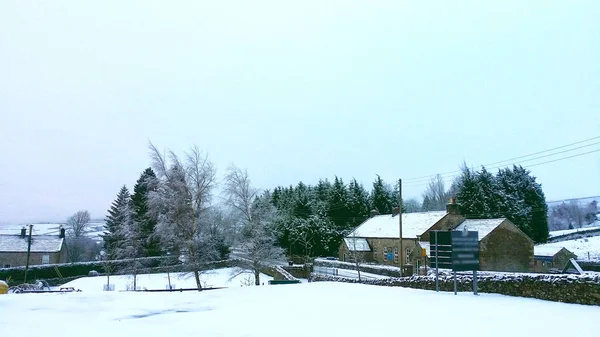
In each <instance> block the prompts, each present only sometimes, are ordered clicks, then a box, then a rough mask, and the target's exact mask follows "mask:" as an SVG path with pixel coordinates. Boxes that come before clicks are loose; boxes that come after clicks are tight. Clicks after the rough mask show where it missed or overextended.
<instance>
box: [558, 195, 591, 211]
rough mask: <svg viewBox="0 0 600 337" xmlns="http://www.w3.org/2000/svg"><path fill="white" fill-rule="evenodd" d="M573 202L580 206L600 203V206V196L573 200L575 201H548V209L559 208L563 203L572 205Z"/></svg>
mask: <svg viewBox="0 0 600 337" xmlns="http://www.w3.org/2000/svg"><path fill="white" fill-rule="evenodd" d="M572 200H575V201H577V203H578V204H580V205H582V206H584V205H589V204H590V203H592V202H594V201H596V202H597V203H598V205H599V206H600V195H598V196H594V197H586V198H573V199H563V200H552V201H548V202H547V204H548V208H550V207H552V206H557V205H560V204H562V203H570V202H571V201H572Z"/></svg>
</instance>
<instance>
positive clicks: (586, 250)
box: [539, 236, 600, 260]
mask: <svg viewBox="0 0 600 337" xmlns="http://www.w3.org/2000/svg"><path fill="white" fill-rule="evenodd" d="M539 246H540V247H565V248H567V249H568V250H570V251H571V252H573V254H575V255H577V259H578V260H588V259H590V260H600V236H593V237H589V238H583V239H577V240H567V241H560V242H555V243H547V244H543V245H539Z"/></svg>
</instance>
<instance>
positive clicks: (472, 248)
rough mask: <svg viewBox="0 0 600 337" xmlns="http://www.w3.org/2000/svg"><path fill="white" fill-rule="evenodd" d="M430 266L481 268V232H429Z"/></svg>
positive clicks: (461, 269)
mask: <svg viewBox="0 0 600 337" xmlns="http://www.w3.org/2000/svg"><path fill="white" fill-rule="evenodd" d="M429 250H430V253H429V266H430V267H431V268H436V255H437V267H438V268H443V269H452V270H454V271H468V270H479V233H478V232H472V231H468V232H465V231H432V232H430V233H429Z"/></svg>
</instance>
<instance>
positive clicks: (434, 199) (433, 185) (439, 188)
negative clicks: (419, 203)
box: [423, 174, 455, 211]
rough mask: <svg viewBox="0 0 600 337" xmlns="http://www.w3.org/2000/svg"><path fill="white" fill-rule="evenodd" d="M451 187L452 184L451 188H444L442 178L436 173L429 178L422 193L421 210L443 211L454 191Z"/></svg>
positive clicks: (453, 187)
mask: <svg viewBox="0 0 600 337" xmlns="http://www.w3.org/2000/svg"><path fill="white" fill-rule="evenodd" d="M453 189H455V186H454V184H453V185H452V188H451V189H449V190H446V186H445V184H444V179H443V178H442V176H441V175H439V174H438V175H436V176H435V177H434V178H432V179H431V181H430V182H429V184H428V185H427V187H426V189H425V192H424V193H423V199H424V202H423V210H424V211H443V210H444V209H446V203H447V202H448V200H450V198H451V197H452V194H453V193H455V191H453Z"/></svg>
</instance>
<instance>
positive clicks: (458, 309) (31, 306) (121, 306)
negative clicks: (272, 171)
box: [0, 282, 600, 337]
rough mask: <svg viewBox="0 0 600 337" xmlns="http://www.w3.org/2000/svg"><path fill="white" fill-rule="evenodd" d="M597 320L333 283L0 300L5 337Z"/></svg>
mask: <svg viewBox="0 0 600 337" xmlns="http://www.w3.org/2000/svg"><path fill="white" fill-rule="evenodd" d="M436 308H440V309H439V314H437V313H436V310H437V309H436ZM599 315H600V309H599V308H598V307H594V306H583V305H575V304H565V303H557V302H548V301H541V300H535V299H525V298H517V297H508V296H502V295H495V294H481V295H480V296H474V295H473V294H471V293H459V294H458V296H455V295H454V294H452V293H436V292H433V291H425V290H416V289H407V288H395V287H379V286H368V285H362V284H348V283H334V282H316V283H307V284H297V285H278V286H265V287H243V288H240V287H236V288H228V289H221V290H212V291H206V292H187V293H185V292H184V293H177V292H176V293H133V292H81V293H65V294H11V295H0V327H1V330H0V331H1V334H2V336H19V335H23V334H25V335H27V336H40V337H59V336H61V337H62V336H65V335H71V334H83V335H85V336H86V337H95V336H129V335H135V336H144V337H154V336H156V337H164V336H210V337H219V336H226V337H242V336H244V337H246V336H256V337H281V336H285V337H300V336H302V337H303V336H306V335H315V336H344V337H354V336H360V337H364V336H396V335H398V334H399V331H401V335H405V336H427V335H441V336H444V337H509V336H510V337H531V336H543V337H555V336H556V337H559V336H560V337H564V336H572V335H573V333H574V330H573V329H574V327H573V324H567V323H565V322H585V324H577V327H576V334H577V335H578V336H597V335H598V331H600V320H598V317H599ZM425 318H426V319H425ZM560 322H562V323H560Z"/></svg>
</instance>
